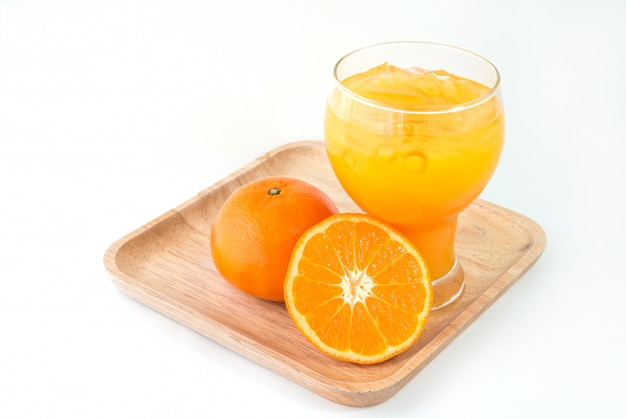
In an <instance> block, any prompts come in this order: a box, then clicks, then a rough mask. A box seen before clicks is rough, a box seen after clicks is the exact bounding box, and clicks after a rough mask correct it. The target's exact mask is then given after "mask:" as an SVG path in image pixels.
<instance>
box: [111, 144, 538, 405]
mask: <svg viewBox="0 0 626 418" xmlns="http://www.w3.org/2000/svg"><path fill="white" fill-rule="evenodd" d="M320 146H322V147H323V142H321V141H314V140H304V141H295V142H289V143H286V144H283V145H280V146H278V147H276V148H274V149H272V150H270V151H268V152H266V153H264V154H262V155H261V156H259V157H257V158H256V159H254V160H252V161H250V162H249V163H248V164H245V165H243V166H242V167H241V168H239V169H237V170H235V171H233V172H232V173H230V174H229V175H227V176H225V177H223V178H221V179H220V180H218V181H216V182H215V183H213V184H212V185H210V186H209V187H207V188H205V189H203V190H201V191H200V192H198V193H197V194H196V195H194V196H193V197H191V198H189V199H187V200H186V201H184V202H182V203H181V204H179V205H177V206H175V207H174V208H172V209H170V210H168V211H166V212H164V213H163V214H162V215H160V216H157V217H156V218H154V219H152V220H151V221H149V222H147V223H145V224H144V225H142V226H140V227H138V228H136V229H135V230H133V231H131V232H128V233H127V234H125V235H123V236H122V237H120V238H119V239H117V240H115V241H114V242H113V243H112V244H111V245H110V246H109V247H108V248H107V250H106V252H105V254H104V260H103V261H104V265H105V269H106V271H107V273H108V274H109V277H110V279H111V280H112V282H113V283H114V284H115V285H116V286H117V287H118V288H120V289H121V290H122V291H123V292H125V293H126V294H128V295H129V296H130V297H132V298H133V299H136V300H137V301H139V302H140V303H143V304H145V305H146V306H148V307H150V308H152V309H154V310H156V311H157V312H159V313H162V314H163V315H165V316H167V317H169V318H172V319H174V320H176V321H178V322H179V323H181V324H182V325H184V326H187V327H189V328H191V329H193V330H195V331H196V332H199V333H200V334H202V335H204V336H205V337H207V338H210V339H211V340H213V341H215V342H217V343H218V344H221V345H222V346H224V347H226V348H228V349H230V350H232V351H234V352H237V353H239V354H241V355H243V356H244V357H246V358H248V359H250V360H252V361H254V362H256V363H258V364H260V365H262V366H264V367H266V368H269V369H270V370H272V371H274V372H276V373H278V374H280V375H282V376H284V377H287V378H289V376H288V374H287V373H286V372H285V370H284V369H285V366H287V367H289V368H290V369H292V370H293V371H295V372H298V373H299V377H300V378H303V377H304V378H305V379H304V381H298V382H295V383H297V384H299V385H301V386H304V387H306V388H307V389H309V390H311V391H313V392H315V393H317V394H319V395H320V396H323V397H326V398H327V399H329V400H331V401H333V402H336V403H340V404H344V405H351V406H369V405H375V404H378V403H381V402H383V401H385V400H387V399H388V398H390V397H391V396H392V395H393V394H395V393H396V392H397V391H398V390H399V389H400V388H401V387H403V386H404V385H405V384H406V383H407V382H408V381H410V379H412V378H413V377H414V376H415V375H417V374H418V373H419V372H420V371H421V370H422V369H423V368H424V367H426V365H427V364H428V363H430V361H432V360H433V359H434V358H435V357H436V356H437V355H438V354H439V353H440V352H441V351H443V350H444V349H445V348H446V347H447V346H448V345H449V344H451V343H452V341H454V339H455V338H456V337H457V336H458V335H460V334H461V333H462V332H463V331H464V330H465V329H467V327H469V326H470V325H471V324H472V323H473V322H474V321H475V320H476V319H478V317H479V316H480V315H481V314H482V313H483V312H484V311H486V310H487V309H488V308H489V307H490V306H491V305H492V304H493V303H494V302H495V301H496V300H497V299H498V298H499V296H501V295H502V294H503V293H504V292H506V291H507V290H508V289H509V288H510V287H511V286H512V285H513V284H514V283H515V282H516V281H517V280H519V278H520V277H522V276H523V275H524V274H525V273H526V272H527V271H528V270H529V269H530V268H531V267H532V266H533V265H534V264H535V263H536V262H537V260H538V259H539V258H540V256H541V254H542V253H543V251H544V249H545V246H546V242H547V240H546V235H545V232H544V231H543V229H542V227H541V226H540V225H539V224H538V223H537V222H535V221H534V220H532V219H530V218H528V217H527V216H525V215H522V214H520V213H517V212H514V211H512V210H510V209H507V208H504V207H502V206H499V205H497V204H494V203H491V202H487V201H485V200H482V199H480V198H479V199H477V200H476V201H475V202H474V203H473V205H482V206H489V207H491V208H492V209H494V210H497V211H499V212H501V213H502V214H504V215H507V216H512V217H515V218H516V219H517V220H518V221H520V222H522V223H524V225H526V226H527V227H528V228H529V229H530V230H531V231H532V232H533V237H534V240H533V243H532V245H530V246H529V248H528V249H527V251H526V252H525V253H524V254H522V256H521V257H520V258H519V259H518V260H517V261H516V262H515V263H514V264H513V265H512V266H510V267H509V268H508V269H507V270H506V271H504V272H503V274H502V275H501V276H500V277H499V278H498V279H497V280H496V281H495V282H493V284H491V286H489V287H488V288H487V289H486V290H485V291H484V292H483V293H482V294H480V296H478V297H477V298H476V299H475V300H474V301H473V302H471V303H470V304H469V305H468V306H467V308H465V309H464V310H463V311H461V312H460V313H459V314H458V315H457V316H456V317H455V318H454V319H453V320H452V321H451V322H450V323H449V324H448V325H447V326H446V327H445V328H444V329H443V330H442V331H441V332H440V333H439V334H438V335H436V336H435V337H434V338H433V339H432V340H431V341H429V342H428V343H427V344H425V345H424V346H423V347H421V348H420V350H419V351H417V352H416V353H415V355H413V356H411V357H410V358H408V359H407V361H406V362H405V363H404V364H403V365H402V366H400V367H399V368H398V369H397V370H396V371H395V372H394V373H392V374H390V375H388V376H385V377H383V378H381V379H379V380H369V381H363V382H354V381H351V382H346V381H343V380H333V381H332V382H333V383H334V384H330V383H328V382H326V381H324V380H321V379H315V378H314V375H315V374H317V373H316V372H315V371H313V370H311V369H310V368H308V367H305V368H306V369H307V370H308V372H305V371H304V370H303V367H298V365H299V364H300V363H297V362H295V361H293V360H292V359H288V358H283V360H286V361H282V362H279V361H277V360H276V358H275V357H271V356H270V357H268V356H263V355H262V353H263V352H266V351H267V349H260V347H259V346H261V345H260V344H258V343H257V342H256V341H254V340H250V339H249V338H248V337H247V336H246V335H244V334H241V333H239V332H237V330H234V329H232V328H230V327H228V329H229V331H230V332H231V333H232V334H237V335H239V336H240V337H241V338H233V337H232V336H230V337H229V336H228V335H223V334H221V333H220V329H222V328H224V327H225V325H224V324H223V323H222V322H220V321H218V320H215V319H213V318H210V317H205V316H202V315H198V314H197V312H195V311H194V310H193V309H191V308H190V307H188V306H186V305H184V304H180V303H177V302H176V301H174V300H171V298H168V297H167V296H166V295H159V294H158V293H159V292H158V291H156V290H155V289H154V288H152V287H151V286H148V285H146V284H145V283H142V282H141V281H139V280H136V279H134V278H133V277H131V276H129V275H128V274H126V273H125V272H124V271H122V270H121V268H119V266H118V265H117V259H116V257H117V253H118V251H119V250H120V249H121V248H122V247H123V246H124V245H125V244H126V243H127V242H130V241H131V240H133V239H134V238H136V237H138V236H140V235H142V234H143V233H145V232H147V231H149V230H150V229H151V228H153V227H155V226H157V225H159V224H160V223H161V222H163V221H164V220H166V219H169V218H170V217H172V216H176V215H177V214H179V212H180V211H181V210H183V209H184V208H187V207H189V206H191V205H193V204H195V203H197V202H198V201H200V200H201V199H203V198H205V197H206V196H208V195H210V194H212V193H214V192H215V191H216V190H218V189H219V188H221V187H223V186H224V185H227V184H228V183H230V182H231V181H233V180H234V179H236V178H238V177H240V176H241V175H242V174H245V173H248V172H249V171H251V170H253V169H254V168H255V167H257V166H258V165H259V164H261V163H263V162H264V161H266V160H269V159H271V158H273V157H275V156H277V155H278V154H280V153H282V152H284V151H287V150H291V149H294V148H301V147H304V148H307V147H320ZM518 266H521V267H522V268H520V269H516V267H518ZM166 308H170V309H168V312H165V311H164V309H166ZM174 311H175V312H177V313H178V314H177V315H172V314H171V312H174ZM198 321H200V322H202V323H203V324H204V326H202V327H199V326H198V325H195V326H194V324H196V323H197V322H198ZM242 340H244V342H245V344H243V345H242ZM290 380H292V381H293V379H290ZM330 393H332V394H333V395H334V396H333V397H329V396H327V395H328V394H330ZM335 395H339V396H340V397H341V399H342V400H345V402H342V401H341V400H337V399H334V398H336V396H335Z"/></svg>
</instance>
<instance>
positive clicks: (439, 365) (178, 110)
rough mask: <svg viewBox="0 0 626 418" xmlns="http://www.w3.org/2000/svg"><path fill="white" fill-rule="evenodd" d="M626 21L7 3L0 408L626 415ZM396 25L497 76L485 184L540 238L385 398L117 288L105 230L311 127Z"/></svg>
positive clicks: (526, 8)
mask: <svg viewBox="0 0 626 418" xmlns="http://www.w3.org/2000/svg"><path fill="white" fill-rule="evenodd" d="M625 17H626V3H624V2H623V1H619V0H614V1H611V0H595V1H587V2H585V1H578V0H563V1H549V0H541V1H536V0H529V1H521V0H520V1H510V2H507V1H500V0H491V1H490V0H482V1H478V0H438V1H421V0H385V1H377V2H375V1H363V0H353V1H332V0H315V1H312V0H311V1H306V2H301V1H288V0H285V1H277V0H268V1H264V2H255V1H237V0H235V1H230V2H226V1H225V2H216V1H211V0H205V1H199V0H198V1H193V0H180V1H174V0H171V1H167V0H163V1H135V0H131V1H116V0H112V1H78V0H77V1H71V0H57V1H54V2H52V1H51V2H43V1H41V2H39V1H34V0H33V1H28V0H24V1H20V0H0V196H1V198H0V199H1V202H2V203H1V204H0V222H1V226H0V244H1V245H0V250H1V253H0V254H1V255H0V347H1V350H0V416H3V417H140V416H149V417H157V416H169V417H174V416H175V417H196V416H198V417H200V416H202V417H215V416H220V417H225V416H257V415H258V414H271V415H272V416H275V417H294V416H297V417H299V418H304V417H308V416H318V417H319V416H324V417H339V416H341V417H353V416H359V417H368V416H381V417H382V416H384V417H409V416H410V417H415V416H422V417H439V416H441V417H451V416H463V417H503V416H506V417H530V416H537V417H561V416H563V417H589V416H597V417H623V416H626V358H625V356H626V238H625V237H626V222H625V221H626V187H625V185H626V182H625V181H624V178H625V175H626V161H625V155H626V146H625V145H626V128H625V126H626V124H625V122H624V118H625V114H626V83H625V81H624V80H625V79H626V52H625V51H626V41H625V40H626V25H624V18H625ZM406 39H412V40H427V41H434V42H443V43H450V44H454V45H457V46H461V47H464V48H467V49H470V50H473V51H475V52H477V53H479V54H481V55H484V56H486V57H487V58H489V59H490V60H491V61H493V62H494V63H495V64H496V65H497V66H498V67H499V69H500V70H501V73H502V76H503V88H504V98H505V103H506V110H507V140H506V146H505V151H504V154H503V157H502V159H501V164H500V166H499V168H498V170H497V172H496V174H495V176H494V178H493V180H492V182H491V183H490V185H489V186H488V187H487V189H486V190H485V192H484V193H483V195H482V198H484V199H486V200H489V201H491V202H494V203H496V204H499V205H502V206H505V207H507V208H509V209H512V210H514V211H516V212H519V213H522V214H524V215H526V216H528V217H530V218H532V219H534V220H535V221H537V222H538V223H539V224H540V225H542V227H543V228H544V229H545V232H546V234H547V237H548V245H547V248H546V250H545V252H544V254H543V256H542V257H541V258H540V260H539V261H538V263H537V264H536V265H535V266H534V267H533V268H532V270H531V271H529V272H528V273H527V274H526V275H525V276H523V277H522V279H520V281H519V282H517V283H516V284H515V285H514V286H513V287H512V288H511V289H510V290H509V291H508V292H507V293H506V294H504V296H503V297H502V298H501V299H499V300H498V301H497V302H496V303H495V304H494V305H493V306H492V307H491V308H490V309H489V310H488V311H487V312H486V313H485V314H484V315H483V316H481V317H480V318H479V319H478V320H477V321H476V322H475V323H474V324H472V325H471V326H470V328H469V329H467V330H466V331H465V332H464V333H463V334H462V335H461V336H460V337H459V338H458V339H456V340H455V341H454V342H453V343H452V344H451V345H450V346H449V347H448V348H446V349H445V350H444V352H442V353H441V354H440V355H439V356H438V357H437V358H436V359H435V360H434V361H433V362H432V363H431V364H429V365H428V366H427V367H426V368H425V369H424V370H423V371H422V372H421V373H419V374H418V375H417V376H416V377H415V378H414V379H413V380H411V382H410V383H409V384H408V385H407V386H406V387H404V388H403V389H402V390H401V391H400V392H398V393H397V394H396V395H395V396H394V397H392V398H391V399H390V400H388V401H386V402H385V403H383V404H381V405H378V406H375V407H369V408H351V407H345V406H341V405H337V404H335V403H333V402H330V401H328V400H326V399H324V398H321V397H319V396H317V395H315V394H313V393H311V392H309V391H308V390H306V389H303V388H301V387H300V386H298V385H296V384H294V383H292V382H291V381H289V380H287V379H285V378H283V377H280V376H279V375H277V374H275V373H273V372H271V371H269V370H267V369H264V368H263V367H261V366H258V365H257V364H256V363H254V362H252V361H250V360H248V359H246V358H244V357H242V356H240V355H238V354H236V353H233V352H232V351H229V350H227V349H225V348H223V347H221V346H220V345H218V344H216V343H214V342H212V341H210V340H208V339H207V338H204V337H202V336H200V335H198V334H196V333H195V332H193V331H190V330H188V329H187V328H185V327H183V326H181V325H179V324H177V323H176V322H174V321H172V320H170V319H168V318H166V317H164V316H163V315H161V314H158V313H156V312H154V311H152V310H150V309H148V308H146V307H144V306H143V305H141V304H139V303H137V302H135V301H134V300H132V299H130V298H129V297H127V296H126V295H125V294H123V293H122V292H120V291H119V290H118V289H117V288H116V287H115V286H114V285H113V284H112V283H111V281H110V280H109V278H108V276H107V274H106V272H105V269H104V266H103V262H102V259H103V255H104V252H105V251H106V249H107V247H108V246H109V245H110V244H111V243H113V242H114V241H115V240H117V239H118V238H120V237H122V236H123V235H125V234H126V233H128V232H130V231H132V230H134V229H135V228H137V227H139V226H141V225H143V224H145V223H146V222H148V221H150V220H152V219H153V218H155V217H157V216H159V215H161V214H162V213H164V212H166V211H167V210H169V209H171V208H173V207H175V206H177V205H178V204H180V203H182V202H184V201H186V200H187V199H188V198H191V197H192V196H193V195H194V194H195V193H197V192H199V191H201V190H203V189H204V188H206V187H208V186H210V185H211V184H213V183H214V182H216V181H218V180H219V179H221V178H222V177H224V176H226V175H228V174H230V173H231V172H232V171H234V170H235V169H237V168H239V167H241V166H242V165H244V164H246V163H248V162H249V161H251V160H252V159H254V158H256V157H257V156H259V155H261V154H262V153H264V152H266V151H269V150H271V149H273V148H275V147H276V146H279V145H282V144H285V143H288V142H291V141H295V140H301V139H322V129H323V127H322V117H323V109H324V101H325V98H326V95H327V94H328V92H329V89H330V86H331V79H330V77H331V68H332V66H333V65H334V63H335V61H336V60H337V59H338V58H339V57H340V56H342V55H343V54H345V53H347V52H349V51H351V50H353V49H355V48H358V47H361V46H365V45H367V44H370V43H377V42H384V41H392V40H406Z"/></svg>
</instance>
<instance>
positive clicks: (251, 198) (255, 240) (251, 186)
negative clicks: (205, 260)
mask: <svg viewBox="0 0 626 418" xmlns="http://www.w3.org/2000/svg"><path fill="white" fill-rule="evenodd" d="M337 212H338V209H337V206H335V204H334V203H333V201H332V200H331V199H330V198H329V197H328V196H327V195H326V194H325V193H324V192H322V191H321V190H320V189H318V188H317V187H315V186H313V185H311V184H309V183H307V182H305V181H302V180H298V179H295V178H290V177H268V178H262V179H259V180H255V181H252V182H250V183H247V184H244V185H243V186H241V187H239V188H238V189H237V190H235V192H233V193H232V194H231V195H230V196H229V197H228V198H227V199H226V201H225V202H224V204H223V205H222V207H221V208H220V210H219V212H218V213H217V216H216V218H215V220H214V222H213V227H212V229H211V254H212V256H213V261H214V263H215V266H216V267H217V270H218V271H219V272H220V274H221V275H222V276H223V277H224V278H225V279H226V280H227V281H229V282H230V283H231V284H232V285H233V286H235V287H236V288H238V289H240V290H242V291H244V292H246V293H248V294H250V295H252V296H255V297H258V298H261V299H266V300H270V301H276V302H281V301H284V289H283V285H284V280H285V273H286V272H287V266H288V265H289V259H290V258H291V253H292V251H293V248H294V246H295V244H296V242H297V241H298V239H299V238H300V236H301V235H302V234H303V233H304V232H305V231H306V230H307V229H309V228H310V227H312V226H313V225H315V224H317V223H318V222H321V221H322V220H324V219H326V218H327V217H329V216H330V215H333V214H335V213H337Z"/></svg>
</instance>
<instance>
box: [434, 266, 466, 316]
mask: <svg viewBox="0 0 626 418" xmlns="http://www.w3.org/2000/svg"><path fill="white" fill-rule="evenodd" d="M464 287H465V274H464V273H463V267H461V263H459V261H458V260H457V261H456V262H455V263H454V266H452V268H451V269H450V271H449V272H448V273H446V275H445V276H443V277H440V278H438V279H437V280H434V281H433V291H434V293H435V300H434V301H433V307H432V310H433V311H434V310H436V309H441V308H443V307H444V306H447V305H449V304H450V303H452V302H454V301H455V300H456V299H457V298H458V297H459V296H461V293H463V288H464Z"/></svg>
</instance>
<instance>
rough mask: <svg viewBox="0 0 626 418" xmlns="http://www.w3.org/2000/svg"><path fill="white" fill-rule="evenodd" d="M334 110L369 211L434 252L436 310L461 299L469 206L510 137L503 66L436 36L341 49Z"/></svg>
mask: <svg viewBox="0 0 626 418" xmlns="http://www.w3.org/2000/svg"><path fill="white" fill-rule="evenodd" d="M334 80H335V88H334V90H333V91H332V93H331V94H330V96H329V99H328V103H327V108H326V116H325V123H324V126H325V144H326V150H327V153H328V156H329V159H330V162H331V165H332V167H333V170H334V172H335V174H336V176H337V178H338V179H339V181H340V183H341V185H342V186H343V188H344V189H345V190H346V192H347V193H348V195H349V196H350V197H351V198H352V199H353V200H354V201H355V202H356V204H357V205H358V206H359V207H360V208H361V209H362V210H363V211H365V212H367V213H369V214H371V215H373V216H376V217H377V218H380V219H382V220H384V221H386V222H388V223H390V224H392V225H393V226H395V227H396V229H398V230H399V231H400V232H402V233H404V234H405V235H406V236H407V237H408V238H409V239H411V240H412V241H413V242H414V243H415V245H416V246H417V248H418V250H419V251H420V252H421V253H422V255H423V256H424V258H425V260H426V262H427V264H428V267H429V270H430V273H431V277H432V280H433V287H434V292H435V302H434V304H433V309H438V308H442V307H444V306H446V305H448V304H449V303H451V302H453V301H454V300H456V299H457V298H458V297H459V295H461V294H462V292H463V288H464V273H463V269H462V267H461V265H460V263H459V260H458V259H457V256H456V252H455V237H456V228H457V219H458V215H459V213H460V212H461V211H462V210H464V209H465V208H467V207H468V206H469V205H470V204H471V203H472V202H473V201H474V200H475V199H476V198H477V197H478V196H479V194H480V193H481V192H482V190H483V189H484V187H485V186H486V185H487V183H488V181H489V180H490V178H491V176H492V175H493V173H494V171H495V169H496V166H497V164H498V160H499V158H500V154H501V151H502V146H503V142H504V108H503V104H502V99H501V92H500V74H499V72H498V70H497V68H496V67H495V66H494V65H493V64H491V63H490V62H489V61H487V60H486V59H484V58H482V57H480V56H478V55H476V54H474V53H472V52H470V51H467V50H464V49H460V48H456V47H453V46H448V45H442V44H434V43H427V42H392V43H385V44H378V45H373V46H369V47H365V48H362V49H359V50H356V51H354V52H351V53H349V54H348V55H346V56H344V57H343V58H341V59H340V60H339V61H338V62H337V64H336V65H335V68H334Z"/></svg>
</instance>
